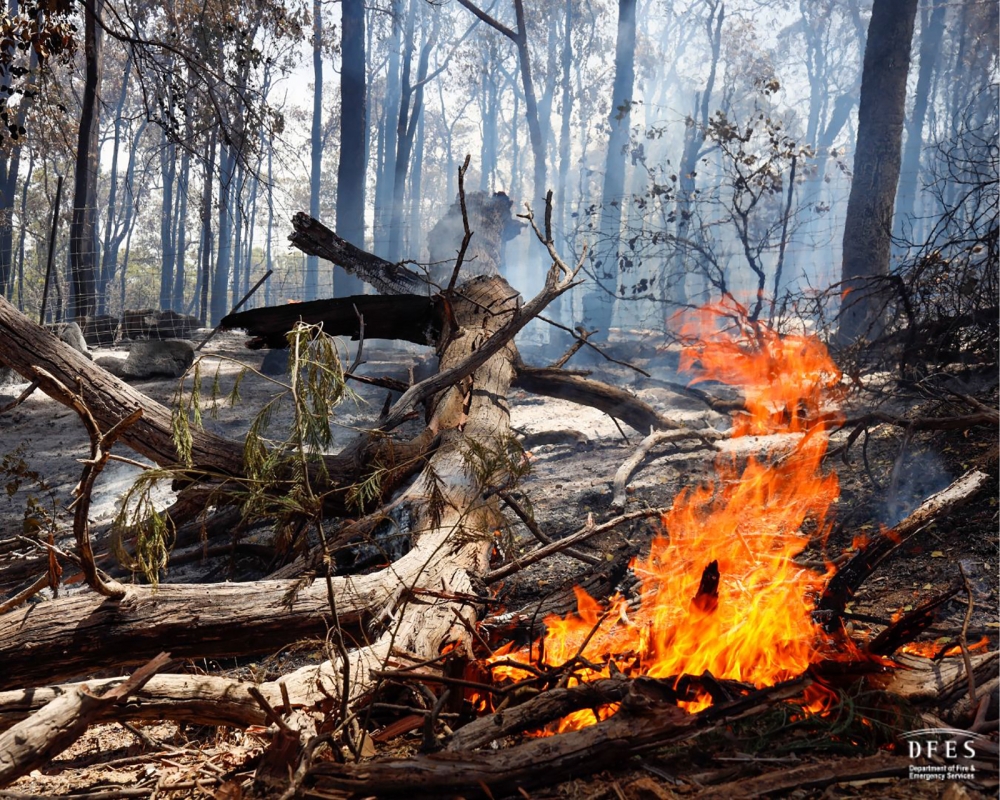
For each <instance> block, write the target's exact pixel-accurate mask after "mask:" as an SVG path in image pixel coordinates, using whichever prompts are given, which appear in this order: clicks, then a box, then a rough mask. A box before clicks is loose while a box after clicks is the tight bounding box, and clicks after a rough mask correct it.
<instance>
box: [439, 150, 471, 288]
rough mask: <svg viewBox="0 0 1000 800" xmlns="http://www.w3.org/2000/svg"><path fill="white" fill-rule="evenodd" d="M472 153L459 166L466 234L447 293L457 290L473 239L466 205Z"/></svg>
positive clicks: (459, 198) (463, 221)
mask: <svg viewBox="0 0 1000 800" xmlns="http://www.w3.org/2000/svg"><path fill="white" fill-rule="evenodd" d="M471 158H472V156H470V155H468V154H467V155H466V156H465V163H464V164H462V166H460V167H459V168H458V202H459V203H460V204H461V206H462V226H463V227H464V228H465V235H464V236H463V237H462V245H461V247H459V248H458V257H457V258H456V259H455V268H454V269H453V270H452V271H451V280H449V281H448V288H447V289H446V290H445V292H446V293H448V294H450V293H451V292H454V291H455V284H456V283H457V282H458V273H459V272H460V271H461V270H462V263H463V262H464V261H465V253H466V251H467V250H468V249H469V242H470V241H472V230H471V229H470V228H469V211H468V209H467V208H466V206H465V173H466V171H467V170H468V169H469V160H470V159H471Z"/></svg>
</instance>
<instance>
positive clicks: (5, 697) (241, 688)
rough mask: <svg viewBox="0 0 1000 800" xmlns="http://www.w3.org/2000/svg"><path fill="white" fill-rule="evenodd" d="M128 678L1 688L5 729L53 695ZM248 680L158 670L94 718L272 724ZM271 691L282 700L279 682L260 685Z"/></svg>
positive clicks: (1, 725)
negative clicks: (126, 698) (124, 700)
mask: <svg viewBox="0 0 1000 800" xmlns="http://www.w3.org/2000/svg"><path fill="white" fill-rule="evenodd" d="M124 680H125V679H124V678H102V679H100V680H89V681H87V682H86V683H71V684H62V685H57V686H49V687H40V688H33V689H17V690H11V691H6V692H0V731H3V730H7V729H8V728H10V727H12V726H13V725H15V724H17V723H19V722H21V721H22V720H26V719H28V718H29V717H30V716H31V715H32V714H35V713H36V712H38V711H39V710H40V709H42V708H44V707H45V706H46V705H47V704H49V703H51V702H52V701H53V700H57V699H58V698H60V697H65V696H67V695H69V694H72V693H73V692H75V691H77V690H78V689H80V688H82V687H89V689H90V691H91V692H93V693H97V692H104V691H107V690H110V689H113V688H115V687H116V686H118V685H120V684H121V683H122V681H124ZM247 686H248V684H246V683H244V682H242V681H237V680H231V679H229V678H220V677H215V676H212V675H170V674H167V675H157V676H155V677H153V678H152V679H151V680H150V681H149V682H148V683H147V684H146V685H145V686H144V687H143V688H142V689H139V690H137V691H135V692H132V693H131V695H130V696H131V698H132V700H131V701H130V702H127V703H123V704H121V705H117V706H111V707H101V708H99V709H98V711H97V713H96V715H95V716H94V717H93V719H92V722H94V723H97V722H111V721H122V720H127V721H131V722H158V721H160V720H172V721H174V722H190V723H192V724H195V725H228V726H231V727H236V728H246V727H248V726H250V725H266V724H267V719H266V717H265V715H264V712H263V710H262V709H261V708H260V706H259V705H258V704H257V703H256V702H255V701H254V699H253V698H252V697H251V696H250V694H249V692H248V691H247ZM259 688H260V690H261V692H262V693H263V694H264V696H265V697H268V698H270V699H271V700H272V701H273V702H278V700H280V694H279V692H278V688H277V686H276V685H275V684H273V683H263V684H261V685H260V686H259Z"/></svg>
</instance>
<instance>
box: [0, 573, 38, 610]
mask: <svg viewBox="0 0 1000 800" xmlns="http://www.w3.org/2000/svg"><path fill="white" fill-rule="evenodd" d="M48 585H49V574H48V573H47V572H43V573H42V574H41V575H39V576H38V577H37V578H36V579H35V582H34V583H32V584H31V586H29V587H28V588H27V589H23V590H22V591H20V592H18V593H17V594H16V595H14V596H13V597H12V598H10V600H5V601H4V602H3V603H0V614H6V613H7V612H8V611H10V610H11V609H12V608H17V607H18V606H19V605H21V603H24V602H26V601H27V600H28V599H30V598H31V597H34V596H35V595H36V594H38V593H39V592H40V591H42V589H44V588H45V587H46V586H48Z"/></svg>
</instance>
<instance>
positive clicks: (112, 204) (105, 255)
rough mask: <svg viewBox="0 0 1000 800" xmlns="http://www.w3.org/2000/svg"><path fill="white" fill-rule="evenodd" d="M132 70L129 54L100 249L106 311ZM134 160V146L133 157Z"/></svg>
mask: <svg viewBox="0 0 1000 800" xmlns="http://www.w3.org/2000/svg"><path fill="white" fill-rule="evenodd" d="M131 73H132V58H131V56H130V55H129V56H127V57H126V60H125V74H124V77H123V78H122V91H121V94H120V95H119V96H118V107H117V109H116V111H115V125H114V130H115V133H114V144H113V145H112V148H111V167H110V172H109V174H108V213H107V217H106V218H105V222H104V249H103V252H102V253H101V274H100V278H99V279H98V292H97V313H98V314H105V313H107V296H106V295H107V287H108V285H109V284H110V283H111V281H112V279H113V278H114V275H115V269H116V267H117V260H118V248H117V247H115V246H113V240H114V237H115V234H116V233H117V229H118V228H119V226H120V222H119V220H118V154H119V151H120V149H121V140H122V124H123V122H124V120H123V116H124V109H125V100H126V98H127V97H128V81H129V76H130V75H131ZM134 160H135V152H134V150H133V153H132V158H131V159H130V162H129V167H130V169H131V162H132V161H134Z"/></svg>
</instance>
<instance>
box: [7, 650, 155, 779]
mask: <svg viewBox="0 0 1000 800" xmlns="http://www.w3.org/2000/svg"><path fill="white" fill-rule="evenodd" d="M169 661H170V656H169V655H167V654H166V653H161V654H160V655H158V656H157V657H156V658H154V659H153V660H152V661H150V662H149V663H148V664H146V665H145V666H144V667H141V668H140V669H138V670H136V671H135V673H134V674H133V675H132V677H131V678H129V679H128V680H126V681H125V682H124V683H122V684H119V685H118V686H115V687H114V688H113V689H110V690H109V691H107V692H105V693H104V694H103V695H100V696H97V695H94V694H91V693H90V692H89V691H88V690H87V688H86V687H83V686H81V687H77V688H76V689H74V690H72V691H70V692H68V693H66V694H65V695H63V696H62V697H58V698H56V699H55V700H53V701H51V702H50V703H49V704H48V705H46V706H45V707H43V708H42V709H41V710H39V711H37V712H36V713H35V714H33V715H32V716H31V717H29V718H28V719H26V720H24V721H22V722H20V723H18V724H17V725H15V726H14V727H13V728H11V729H10V730H8V731H6V732H5V733H3V734H0V787H3V786H8V785H10V784H11V783H13V782H14V781H15V780H17V779H18V778H19V777H21V776H22V775H27V774H28V773H29V772H31V770H33V769H35V768H36V767H39V766H42V765H43V764H46V763H48V761H49V760H50V759H51V758H53V757H54V756H57V755H58V754H59V753H61V752H62V751H63V750H65V749H66V748H67V747H69V746H70V745H71V744H73V742H75V741H76V740H77V739H79V738H80V736H81V735H82V734H83V732H84V731H85V730H87V727H88V726H89V725H90V724H91V722H92V721H93V719H94V718H95V717H96V716H98V714H99V713H100V712H101V711H102V710H104V709H107V708H108V707H110V706H113V705H114V704H116V703H119V702H121V701H123V700H125V699H126V698H128V696H129V695H130V694H132V693H133V692H136V691H138V690H139V689H141V688H142V687H143V686H144V685H145V684H146V683H147V682H148V681H149V679H150V678H152V677H153V676H154V675H155V674H156V673H157V672H158V671H159V670H161V669H162V668H163V667H164V666H165V665H166V664H167V663H168V662H169Z"/></svg>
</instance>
